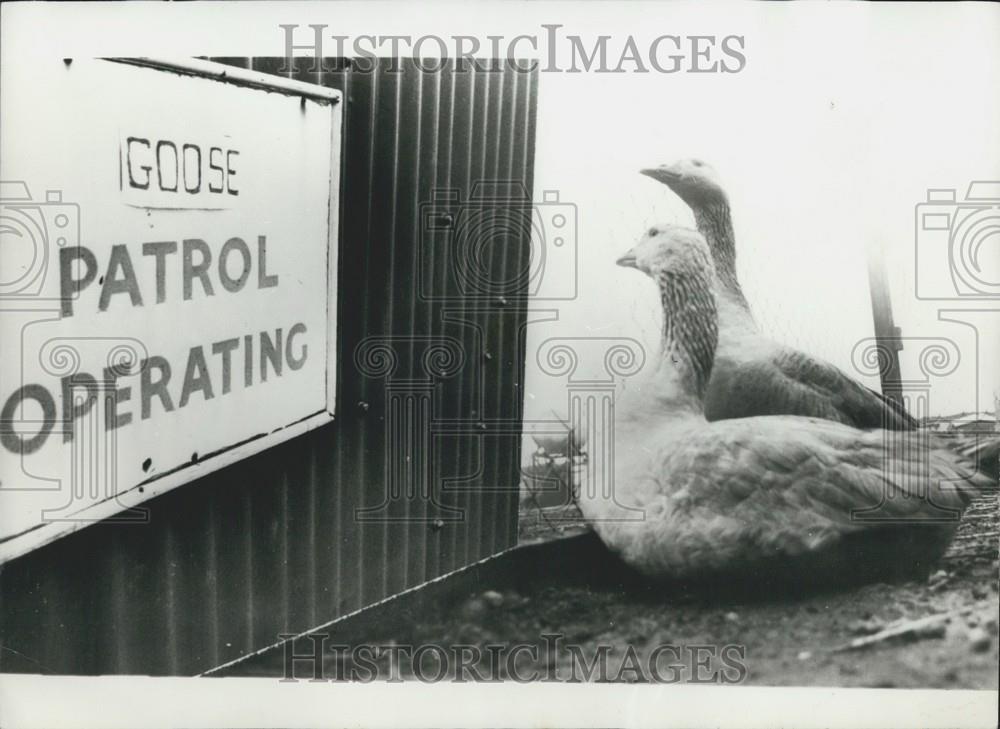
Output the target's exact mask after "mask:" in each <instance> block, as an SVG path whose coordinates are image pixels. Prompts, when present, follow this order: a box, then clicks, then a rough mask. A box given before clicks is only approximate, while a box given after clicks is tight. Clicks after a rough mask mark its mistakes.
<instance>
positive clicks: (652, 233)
mask: <svg viewBox="0 0 1000 729" xmlns="http://www.w3.org/2000/svg"><path fill="white" fill-rule="evenodd" d="M659 232H660V231H658V230H657V229H656V228H650V229H649V237H650V238H655V237H656V236H657V234H658V233H659Z"/></svg>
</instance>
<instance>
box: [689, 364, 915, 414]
mask: <svg viewBox="0 0 1000 729" xmlns="http://www.w3.org/2000/svg"><path fill="white" fill-rule="evenodd" d="M705 415H706V417H708V419H709V420H727V419H730V418H746V417H751V416H754V415H802V416H808V417H816V418H823V419H825V420H834V421H836V422H839V423H844V424H845V425H851V426H854V427H856V428H862V429H866V430H870V429H873V428H889V429H892V430H911V429H913V428H915V427H916V426H917V423H916V421H915V420H914V419H913V417H912V416H910V415H909V414H908V413H907V412H906V410H905V409H904V408H903V407H902V406H901V405H899V404H897V403H895V402H893V401H892V400H890V399H889V398H887V397H884V396H883V395H880V394H879V393H877V392H875V391H873V390H871V389H869V388H867V387H865V386H864V385H862V384H860V383H859V382H857V381H855V380H854V379H852V378H850V377H848V376H847V375H846V374H844V373H843V372H842V371H841V370H839V369H838V368H837V367H834V366H833V365H831V364H829V363H827V362H823V361H822V360H818V359H816V358H815V357H811V356H809V355H807V354H805V353H804V352H800V351H797V350H794V349H790V348H787V347H778V346H775V347H774V348H771V349H769V350H765V355H764V356H757V357H753V358H744V357H743V356H742V354H741V353H740V352H739V351H735V352H724V353H720V355H719V356H717V357H716V361H715V366H714V367H713V369H712V379H711V382H710V384H709V390H708V395H707V397H706V401H705Z"/></svg>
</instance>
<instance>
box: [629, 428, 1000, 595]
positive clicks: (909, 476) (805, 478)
mask: <svg viewBox="0 0 1000 729" xmlns="http://www.w3.org/2000/svg"><path fill="white" fill-rule="evenodd" d="M649 475H650V477H651V479H652V480H653V482H654V483H655V484H656V485H655V486H654V487H653V488H652V489H650V492H649V493H650V498H648V500H647V501H646V503H644V504H642V506H643V509H644V511H645V513H646V518H645V521H644V523H643V524H642V525H641V526H638V527H637V528H635V529H634V533H633V534H632V535H629V536H627V537H626V538H625V539H624V540H623V543H622V549H621V550H620V551H622V552H623V556H625V558H626V560H628V561H631V562H633V563H634V564H636V566H638V567H639V568H640V569H642V570H643V571H645V572H647V573H650V574H674V575H684V574H693V573H698V572H702V571H706V570H713V569H723V568H732V567H733V565H740V564H743V563H746V562H752V561H754V560H760V559H773V558H780V557H797V556H801V555H804V554H808V553H816V552H818V551H820V550H823V549H824V548H827V547H833V546H834V545H836V544H837V543H838V542H839V541H841V540H843V539H844V538H846V537H848V536H850V535H852V534H857V533H859V532H862V531H864V530H879V529H882V530H884V529H887V528H890V527H893V526H917V525H920V524H923V525H927V526H928V529H929V531H928V537H929V538H930V535H931V533H932V532H933V533H934V534H935V535H936V536H942V535H944V536H950V534H951V531H952V530H953V528H954V527H955V526H956V525H957V523H958V520H959V518H960V516H961V513H962V511H963V510H964V508H965V506H966V505H967V504H968V502H969V501H970V500H971V498H972V496H973V495H974V494H975V493H977V492H978V491H979V490H980V489H982V488H984V487H986V486H988V485H989V484H990V480H989V479H987V478H985V477H984V476H982V475H976V474H975V473H974V469H973V468H971V467H970V465H969V464H968V463H966V462H965V461H964V460H963V459H961V457H960V456H958V455H957V454H955V453H953V452H952V451H950V450H948V449H947V448H944V447H942V446H941V444H939V443H937V442H935V441H933V440H930V436H929V434H927V433H925V432H922V431H917V432H905V431H897V432H893V431H874V432H865V431H858V430H856V429H853V428H849V427H846V426H843V425H840V424H838V423H835V422H831V421H826V420H819V419H816V418H800V417H759V418H746V419H740V420H727V421H721V422H718V423H712V424H710V425H708V426H706V427H702V428H698V429H695V430H692V431H691V432H690V433H688V434H686V435H685V436H683V437H681V438H680V439H677V440H675V441H674V442H672V443H671V444H670V445H669V446H668V447H664V448H662V449H661V450H660V452H659V453H658V454H657V456H656V457H654V459H653V462H652V464H651V470H650V474H649ZM623 536H624V534H623Z"/></svg>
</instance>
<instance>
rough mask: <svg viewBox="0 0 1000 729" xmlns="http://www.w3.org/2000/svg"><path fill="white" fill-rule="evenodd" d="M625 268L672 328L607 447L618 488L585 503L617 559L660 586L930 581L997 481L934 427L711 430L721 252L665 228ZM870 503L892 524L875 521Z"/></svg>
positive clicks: (781, 418)
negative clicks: (968, 514)
mask: <svg viewBox="0 0 1000 729" xmlns="http://www.w3.org/2000/svg"><path fill="white" fill-rule="evenodd" d="M618 263H619V264H621V265H624V266H628V267H632V268H635V269H638V270H639V271H641V272H643V273H645V274H646V275H647V276H649V277H650V278H651V279H653V281H654V282H655V283H656V284H657V285H658V287H659V290H660V297H661V301H662V304H663V330H662V346H661V351H660V355H659V357H658V361H657V363H656V367H657V369H656V371H655V373H653V375H654V376H649V377H647V378H645V379H644V380H643V381H642V382H641V384H640V385H639V387H638V388H634V389H632V390H630V391H627V392H625V393H624V394H623V395H622V397H621V398H620V399H619V400H618V401H616V404H615V409H614V419H613V428H614V430H613V433H612V434H610V435H609V434H607V433H605V434H603V435H602V436H601V437H602V438H605V439H608V440H610V442H611V443H612V444H613V450H612V451H611V464H612V465H611V469H610V470H611V471H612V472H613V477H614V480H613V482H612V484H611V487H610V488H594V487H592V486H591V487H587V485H580V486H579V487H578V489H577V493H576V494H575V497H576V501H577V505H578V507H579V508H580V511H581V513H582V514H583V516H584V518H585V519H586V521H587V522H588V523H589V524H590V526H591V527H592V528H593V529H594V531H596V532H597V534H598V536H599V537H600V538H601V540H602V541H603V542H604V544H605V545H606V546H607V547H609V548H610V550H611V551H612V552H614V553H616V554H617V555H618V556H619V557H620V558H621V559H622V560H623V561H624V562H625V563H626V564H627V565H629V566H630V567H632V568H633V569H635V570H636V571H638V572H639V573H641V575H644V576H645V577H647V578H653V579H698V578H701V577H705V576H710V575H732V574H735V575H742V576H744V577H748V576H749V577H751V578H753V577H754V576H758V577H759V576H765V577H768V578H770V576H771V575H773V574H775V573H780V572H781V570H782V569H787V570H792V571H793V572H794V574H797V575H805V576H807V577H809V578H811V579H814V580H818V581H820V582H823V583H824V584H825V583H828V582H835V581H836V580H837V579H838V578H843V579H847V580H854V579H868V578H874V577H882V576H884V575H885V574H886V573H893V574H897V573H898V572H899V571H900V569H902V570H903V572H904V573H907V574H908V573H910V571H911V569H912V570H915V571H916V572H917V573H926V572H927V571H928V570H929V568H930V565H931V564H933V562H934V560H936V559H937V557H939V556H940V555H941V553H942V552H943V551H944V549H945V548H946V547H947V545H948V543H949V542H950V540H951V537H952V536H953V533H954V531H955V528H956V526H957V522H958V519H959V517H960V515H961V513H962V512H963V510H964V509H965V507H966V505H967V504H968V503H969V501H970V500H971V498H972V497H973V496H974V495H976V494H977V493H979V492H980V491H981V490H982V489H984V488H986V487H988V486H989V485H990V484H991V483H992V482H991V481H990V479H988V478H986V477H985V476H983V475H982V474H977V473H976V472H975V469H974V468H971V467H970V465H969V464H968V463H967V462H966V461H964V460H963V459H962V458H961V457H960V456H959V455H958V454H956V453H954V452H952V451H951V450H949V449H948V448H946V447H944V446H942V445H940V444H939V443H938V442H937V441H934V440H931V439H932V438H933V436H931V434H930V433H926V432H922V433H921V434H920V435H919V437H918V436H916V434H914V433H908V432H899V431H890V430H863V429H859V428H856V427H853V426H850V425H846V424H844V423H840V422H837V421H835V420H832V419H822V418H815V417H807V416H801V415H757V416H752V417H745V418H739V419H729V420H717V421H714V422H712V421H709V420H708V419H707V418H706V411H705V402H706V395H707V393H708V391H709V389H710V387H711V385H710V378H711V373H712V366H713V357H714V355H715V352H716V347H717V342H718V339H719V324H718V322H719V313H720V310H721V309H722V307H723V304H721V303H720V300H721V299H723V295H720V294H717V290H716V285H715V280H716V276H717V273H716V272H715V267H714V264H713V262H712V256H711V254H710V250H709V246H708V243H707V242H706V240H705V238H704V237H703V236H702V235H701V234H700V233H698V232H697V231H694V230H690V229H686V228H680V227H678V226H672V225H657V226H654V227H652V228H650V229H649V230H648V231H647V232H646V233H645V234H644V235H643V237H642V238H641V240H640V241H639V243H638V244H637V245H636V246H635V247H634V248H632V250H630V251H629V252H628V253H627V254H625V255H624V256H622V258H621V259H619V261H618ZM609 492H610V493H609ZM887 494H888V495H890V496H892V498H887V499H883V498H882V497H883V496H884V495H887ZM872 507H879V510H878V511H877V516H878V518H869V519H866V518H864V517H865V514H866V513H868V514H871V513H873V512H870V511H869V512H865V511H864V510H866V509H871V508H872ZM897 576H898V575H897Z"/></svg>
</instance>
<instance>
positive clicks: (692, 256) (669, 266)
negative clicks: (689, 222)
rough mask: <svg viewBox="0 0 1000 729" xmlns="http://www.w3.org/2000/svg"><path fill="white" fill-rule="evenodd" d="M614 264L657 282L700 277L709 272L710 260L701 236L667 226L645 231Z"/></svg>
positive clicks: (660, 225)
mask: <svg viewBox="0 0 1000 729" xmlns="http://www.w3.org/2000/svg"><path fill="white" fill-rule="evenodd" d="M616 263H617V264H618V265H619V266H624V267H625V268H635V269H637V270H639V271H642V272H643V273H644V274H646V275H647V276H649V277H650V278H651V279H653V280H654V281H657V282H659V283H663V282H664V280H665V279H668V278H677V277H682V278H687V277H691V276H695V277H698V278H701V277H702V276H703V275H704V274H705V273H709V272H711V271H712V257H711V254H710V253H709V250H708V244H707V243H706V242H705V238H704V236H702V234H701V233H699V232H698V231H696V230H691V229H690V228H685V227H683V226H680V225H672V224H670V223H659V224H657V225H654V226H652V227H651V228H649V229H648V230H647V231H646V232H645V233H644V234H643V236H642V238H641V239H640V240H639V242H638V243H637V244H636V245H635V246H633V247H632V248H631V249H630V250H629V251H628V253H626V254H625V255H624V256H622V257H621V258H619V259H618V260H617V261H616Z"/></svg>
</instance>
